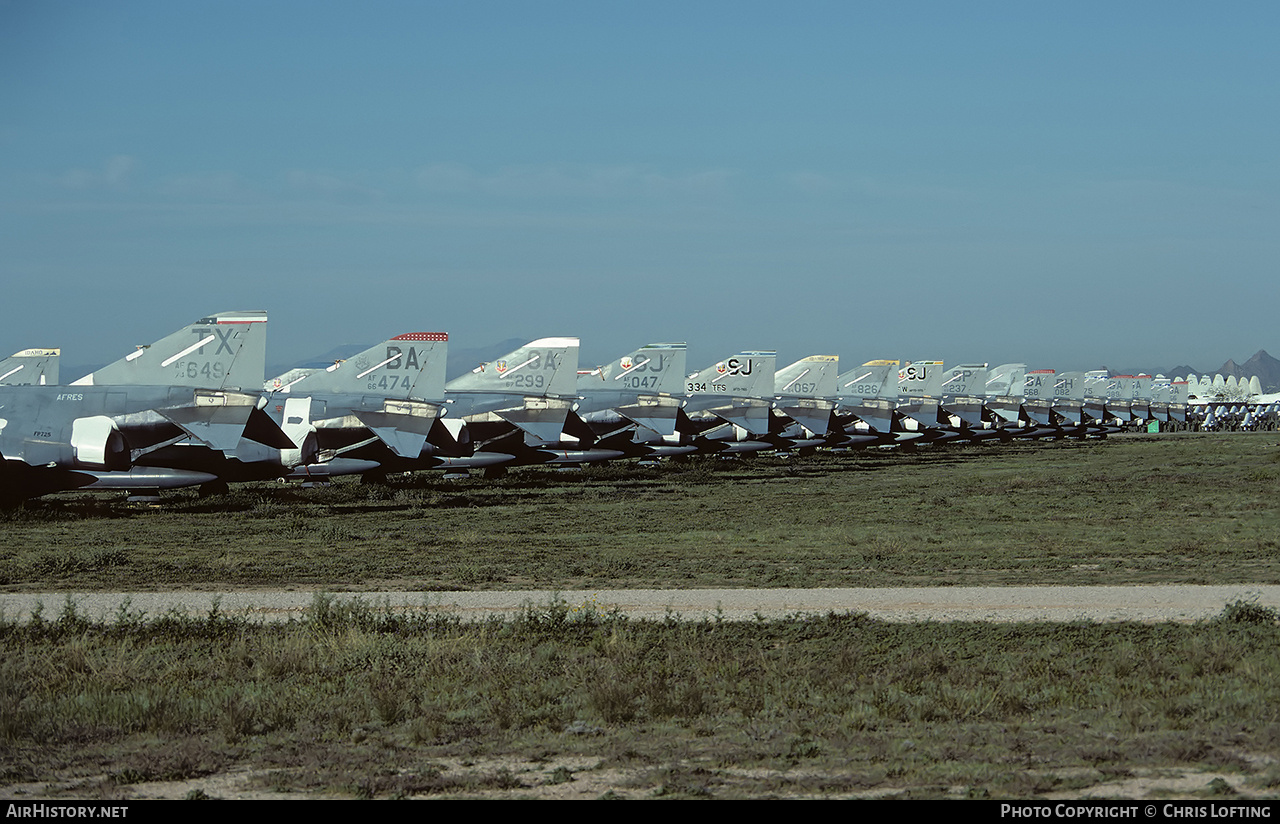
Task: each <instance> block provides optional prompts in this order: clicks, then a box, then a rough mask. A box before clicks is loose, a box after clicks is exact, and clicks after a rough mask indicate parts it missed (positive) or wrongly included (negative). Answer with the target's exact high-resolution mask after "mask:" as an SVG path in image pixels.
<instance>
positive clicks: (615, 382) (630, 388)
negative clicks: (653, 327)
mask: <svg viewBox="0 0 1280 824" xmlns="http://www.w3.org/2000/svg"><path fill="white" fill-rule="evenodd" d="M685 349H686V345H685V344H684V343H650V344H648V345H646V346H642V347H640V348H639V349H637V350H636V351H634V352H632V353H630V354H628V355H624V356H623V357H621V358H619V359H618V360H615V361H613V362H611V363H609V364H607V365H605V366H601V367H599V368H598V369H593V370H591V371H589V372H584V373H581V374H579V376H578V386H579V387H581V388H582V389H586V390H590V389H604V390H615V391H619V392H636V393H640V394H644V395H683V394H684V376H685V371H684V370H685Z"/></svg>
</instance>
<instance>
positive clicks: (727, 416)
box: [708, 404, 769, 435]
mask: <svg viewBox="0 0 1280 824" xmlns="http://www.w3.org/2000/svg"><path fill="white" fill-rule="evenodd" d="M708 411H710V412H711V413H712V414H714V415H715V416H716V417H718V418H722V419H724V420H726V421H728V422H729V423H731V424H733V425H735V426H740V427H742V428H743V429H745V430H746V431H747V432H749V433H751V434H752V435H768V434H769V407H768V406H766V405H765V404H749V405H744V406H721V407H716V408H714V409H711V410H708Z"/></svg>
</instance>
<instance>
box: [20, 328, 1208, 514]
mask: <svg viewBox="0 0 1280 824" xmlns="http://www.w3.org/2000/svg"><path fill="white" fill-rule="evenodd" d="M266 321H267V316H266V313H264V312H223V313H219V314H216V315H211V316H209V317H206V318H202V319H201V320H199V321H197V322H196V323H194V324H191V325H189V326H187V327H184V328H183V329H181V330H179V331H178V332H175V333H174V334H172V335H169V336H168V337H166V338H164V339H162V340H160V341H157V342H156V343H154V344H152V345H150V346H145V347H139V348H138V349H137V350H136V351H134V352H131V353H129V354H128V355H127V356H125V357H124V358H122V359H120V360H119V361H116V362H115V363H112V364H110V365H108V366H105V367H103V368H102V369H99V370H98V371H96V372H94V373H92V374H90V375H87V376H85V377H83V378H80V379H79V380H75V381H73V382H71V383H69V384H67V385H65V386H59V385H57V384H58V376H57V355H58V351H57V350H27V351H25V352H20V353H18V354H17V355H15V356H13V357H12V358H10V359H8V360H6V361H4V362H3V363H0V384H4V385H3V386H0V416H2V417H0V454H3V456H4V458H5V461H4V462H3V464H0V472H2V473H3V474H2V475H0V495H3V496H4V497H5V498H7V499H9V500H14V499H19V500H20V499H23V498H30V497H34V496H37V495H42V494H46V493H49V492H52V491H61V490H70V489H128V490H133V491H143V490H148V491H149V490H158V489H162V488H175V487H184V486H202V487H208V488H212V489H220V488H223V487H224V486H225V484H226V483H228V482H235V481H246V480H261V479H267V478H279V477H286V478H317V477H328V476H332V475H340V474H352V473H360V474H365V475H371V474H372V475H378V474H385V473H389V472H399V471H409V470H416V469H436V468H445V469H468V468H473V467H484V468H487V469H489V471H493V469H494V468H500V467H506V466H512V465H522V464H546V463H561V464H565V463H572V464H580V463H589V462H596V461H607V460H614V459H621V458H645V457H650V458H653V457H664V456H672V455H685V454H690V453H726V452H727V453H733V452H753V451H760V450H766V449H809V448H817V447H856V446H869V445H890V444H899V443H904V442H908V441H924V442H931V441H941V440H968V441H979V440H985V439H991V438H999V439H1010V438H1041V437H1089V436H1095V435H1105V434H1107V433H1110V432H1114V431H1118V430H1119V429H1120V428H1122V427H1125V426H1132V425H1133V424H1134V423H1135V422H1146V421H1155V422H1159V423H1160V424H1162V425H1171V426H1176V425H1178V424H1180V423H1181V422H1185V421H1186V419H1187V385H1186V382H1185V381H1168V380H1163V379H1155V378H1152V377H1151V376H1148V375H1138V376H1108V375H1105V374H1101V373H1081V372H1065V373H1055V372H1053V371H1052V370H1033V371H1028V370H1027V369H1026V367H1025V365H1023V364H1005V365H1003V366H999V367H996V368H995V369H988V368H987V366H986V364H966V365H960V366H954V367H950V368H944V367H943V364H942V363H941V362H940V361H914V362H900V361H891V360H875V361H869V362H867V363H865V364H862V365H860V366H858V367H856V368H854V369H852V370H849V371H846V372H841V371H840V369H839V360H838V358H837V357H836V356H834V355H814V356H810V357H807V358H805V359H803V360H801V361H798V362H796V363H794V364H792V365H791V366H788V367H786V368H784V369H780V370H776V371H775V368H774V367H775V363H774V360H775V356H774V353H773V352H770V351H746V352H741V353H739V354H738V355H735V356H733V357H730V358H726V359H725V360H723V361H720V362H718V363H716V364H713V365H711V366H709V367H707V368H706V369H703V370H701V371H699V372H696V373H693V374H689V375H687V374H686V372H685V344H684V343H655V344H649V345H647V346H643V347H641V348H640V349H637V350H636V351H634V352H631V353H630V354H628V355H625V356H623V357H621V358H619V359H617V360H615V361H612V362H610V363H609V364H607V365H604V366H601V367H598V368H595V369H589V370H579V368H578V339H577V338H542V339H540V340H536V341H533V342H531V343H529V344H527V345H525V346H523V347H520V348H519V349H517V350H516V351H514V352H512V353H511V354H509V355H507V356H506V357H504V358H500V359H498V360H495V361H492V362H489V363H484V364H481V365H479V366H477V367H476V368H475V369H473V370H472V371H471V372H469V373H467V374H465V375H463V376H461V377H458V378H456V379H454V380H452V381H448V382H447V383H446V380H445V372H444V370H445V354H446V347H447V345H448V336H447V335H446V334H444V333H413V334H405V335H397V336H396V337H394V338H391V339H389V340H387V341H385V342H383V343H381V344H379V345H378V346H375V347H373V348H371V349H369V350H366V351H365V352H362V353H360V354H359V355H356V356H355V357H352V358H350V359H347V360H344V361H339V362H337V363H334V364H333V365H331V366H329V367H327V368H317V369H295V370H293V371H291V372H288V373H286V374H285V375H282V376H280V377H278V378H275V379H273V380H267V381H264V372H265V363H266V326H267V322H266Z"/></svg>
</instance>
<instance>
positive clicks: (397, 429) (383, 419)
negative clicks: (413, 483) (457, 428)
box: [353, 411, 436, 458]
mask: <svg viewBox="0 0 1280 824" xmlns="http://www.w3.org/2000/svg"><path fill="white" fill-rule="evenodd" d="M353 414H354V415H355V416H356V418H358V419H359V421H360V422H361V423H362V424H364V425H365V426H367V427H368V428H369V431H370V432H372V433H373V434H374V435H377V436H378V440H380V441H382V442H383V443H384V444H386V445H387V447H388V448H389V449H390V450H391V451H392V452H394V453H395V454H397V455H399V456H400V457H402V458H416V457H418V455H420V454H421V453H422V447H423V444H425V443H426V442H427V434H428V433H430V432H431V427H432V426H433V425H434V424H435V420H436V419H435V416H434V415H430V416H427V415H412V414H408V415H406V414H399V413H394V412H388V411H380V412H366V411H356V412H354V413H353Z"/></svg>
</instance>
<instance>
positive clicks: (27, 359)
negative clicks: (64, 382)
mask: <svg viewBox="0 0 1280 824" xmlns="http://www.w3.org/2000/svg"><path fill="white" fill-rule="evenodd" d="M60 353H61V350H60V349H23V350H22V351H21V352H16V353H14V355H13V356H12V357H8V358H5V359H4V360H2V361H0V385H3V386H32V385H35V386H56V385H57V383H58V358H59V355H60Z"/></svg>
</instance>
